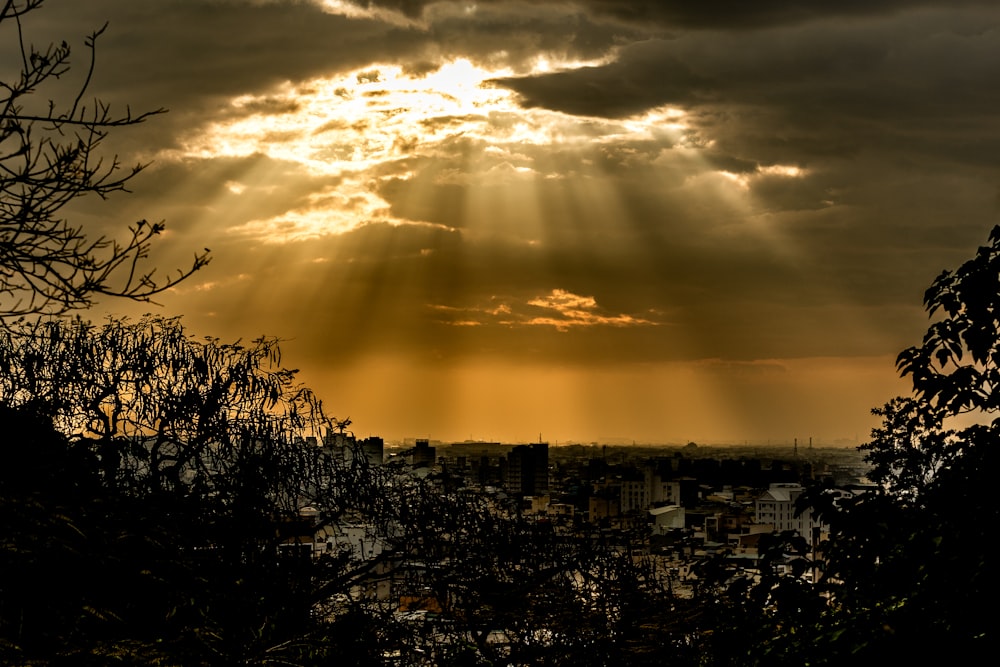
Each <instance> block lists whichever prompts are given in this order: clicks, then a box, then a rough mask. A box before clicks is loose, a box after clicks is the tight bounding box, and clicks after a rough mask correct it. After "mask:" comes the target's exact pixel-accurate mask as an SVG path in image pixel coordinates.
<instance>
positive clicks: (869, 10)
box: [353, 0, 990, 29]
mask: <svg viewBox="0 0 1000 667" xmlns="http://www.w3.org/2000/svg"><path fill="white" fill-rule="evenodd" d="M353 4H355V5H357V6H361V7H368V8H371V7H379V8H384V9H390V10H393V11H397V12H399V13H400V14H402V15H404V16H407V17H410V18H413V19H421V18H426V16H427V9H428V8H429V7H431V6H433V5H441V4H446V3H445V2H441V0H355V2H354V3H353ZM453 4H459V3H453ZM477 4H479V5H493V4H497V5H514V6H517V5H521V6H522V7H523V6H524V5H525V4H527V3H521V2H511V1H510V0H502V2H501V1H500V0H485V2H480V3H477ZM535 4H549V5H557V6H559V5H562V6H565V5H567V4H569V5H572V6H575V7H578V8H579V9H581V10H582V11H587V12H589V13H591V14H592V15H594V16H596V17H605V18H611V19H615V20H619V21H623V22H627V23H632V24H638V25H644V26H648V25H649V24H650V23H652V24H657V25H660V26H663V27H668V28H695V29H704V28H729V29H753V28H758V27H763V26H774V25H789V24H795V23H803V22H807V21H814V20H819V19H829V18H842V17H866V16H878V15H887V14H893V13H896V12H900V11H904V10H912V9H916V8H921V7H928V6H935V5H939V3H938V2H936V1H935V0H813V1H812V2H801V1H799V0H758V1H757V2H743V0H702V1H701V2H689V1H687V0H577V1H576V2H570V3H566V2H550V3H535ZM950 4H951V6H953V7H962V6H983V5H988V4H990V3H989V2H988V0H957V1H956V2H952V3H950Z"/></svg>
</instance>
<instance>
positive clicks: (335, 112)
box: [174, 57, 685, 243]
mask: <svg viewBox="0 0 1000 667" xmlns="http://www.w3.org/2000/svg"><path fill="white" fill-rule="evenodd" d="M595 62H597V61H595ZM594 64H595V63H594V62H580V61H559V60H557V59H556V58H554V57H544V58H541V57H540V58H538V59H537V61H536V62H534V63H533V65H532V67H533V68H534V69H533V70H532V72H533V73H539V74H540V73H544V72H553V71H560V70H567V69H576V68H580V67H588V66H593V65H594ZM536 70H537V71H536ZM514 74H515V72H514V71H513V70H511V69H510V68H498V67H488V66H485V65H482V64H477V63H474V62H472V61H471V60H469V59H465V58H457V59H452V60H448V61H445V62H442V63H441V64H440V65H439V66H437V67H436V68H434V69H433V70H430V71H427V72H422V73H415V72H412V71H408V70H406V69H405V68H403V67H402V66H400V65H397V64H388V63H372V64H370V65H368V66H366V67H364V68H360V69H357V70H353V71H349V72H345V73H342V74H339V75H334V76H327V77H318V78H315V79H312V80H309V81H304V82H298V83H292V82H286V83H284V84H282V85H280V86H278V87H276V88H274V89H272V90H269V91H267V92H265V93H262V94H255V95H242V96H239V97H236V98H233V99H232V100H231V101H230V103H229V108H228V111H227V113H226V116H225V118H223V119H221V120H216V121H214V122H212V123H210V124H208V125H207V126H205V127H203V128H200V129H199V130H198V131H197V132H194V133H192V134H190V135H188V136H187V137H186V138H185V139H184V140H183V144H182V146H183V147H182V149H181V151H179V153H178V154H175V155H174V157H180V158H183V159H213V158H220V157H227V158H245V157H249V156H263V157H266V158H267V159H269V160H272V161H276V162H281V163H287V164H294V165H298V167H299V168H301V169H302V170H303V171H304V173H306V174H310V175H313V176H316V177H328V178H329V179H330V180H331V182H332V181H336V184H335V186H332V187H331V188H329V189H327V190H325V191H323V192H321V193H316V194H314V195H313V196H312V197H311V198H310V199H309V201H308V202H307V203H306V205H305V206H300V207H299V208H298V209H296V210H290V211H287V212H286V213H284V214H282V215H281V216H278V217H272V218H267V219H256V220H251V221H248V222H247V223H245V224H243V225H242V226H240V228H239V229H237V230H236V231H239V232H241V233H245V234H249V235H252V236H256V237H258V238H262V239H264V240H266V241H268V242H274V243H287V242H295V241H302V240H307V239H309V238H315V237H317V236H323V235H328V234H340V233H344V232H347V231H350V230H352V229H355V228H357V227H358V226H360V225H363V224H369V223H372V222H386V223H389V224H412V223H414V222H417V223H419V221H412V220H401V219H397V218H394V217H393V215H392V214H391V212H390V207H389V206H388V204H387V203H386V202H385V201H384V200H383V199H381V198H380V197H379V195H378V194H377V192H378V189H379V188H378V186H379V183H380V182H383V181H384V180H385V179H389V178H393V179H402V180H405V179H408V178H410V177H412V176H413V173H414V172H413V169H414V168H419V167H415V165H419V163H421V162H427V161H429V160H436V161H445V162H448V161H450V162H452V163H453V164H455V165H456V168H457V167H458V166H460V167H461V169H460V170H459V171H460V172H461V173H457V172H456V173H455V174H454V175H453V176H450V177H452V178H461V179H463V180H464V181H465V182H466V183H469V182H475V181H477V180H482V181H494V182H495V181H496V180H497V179H503V178H521V179H524V178H541V179H544V178H554V177H558V174H557V172H559V171H561V167H562V165H550V166H549V167H548V168H545V169H543V168H542V167H541V166H540V165H539V162H538V160H537V159H536V158H534V157H531V156H530V155H529V153H539V152H540V151H539V149H540V148H541V149H545V148H546V147H552V148H558V149H559V150H561V151H564V152H565V153H566V154H567V155H572V156H574V159H576V158H579V159H581V160H586V158H585V155H584V154H586V153H589V152H593V151H596V150H599V147H600V146H601V145H602V144H613V143H615V142H622V141H639V140H644V139H648V138H650V137H652V136H653V135H654V134H657V133H658V134H660V135H662V134H663V133H671V134H674V135H676V136H677V137H680V136H681V135H682V134H683V133H684V131H685V124H684V112H683V111H681V110H680V109H676V108H668V107H664V108H662V109H654V110H652V111H649V112H646V113H643V114H641V115H638V116H636V117H633V118H626V119H621V120H618V119H602V118H589V117H580V116H574V115H571V114H566V113H562V112H558V111H553V110H548V109H543V108H526V107H524V106H522V105H521V103H520V100H519V99H518V97H517V95H516V94H515V93H514V92H513V91H512V90H510V89H509V88H505V87H503V86H500V85H498V84H497V83H496V81H497V80H499V79H502V78H504V77H510V76H513V75H514ZM542 152H543V151H542ZM441 177H442V178H448V177H449V176H447V174H444V173H442V176H441ZM248 185H252V184H247V183H239V182H235V181H233V182H230V183H229V184H227V187H228V189H229V191H231V192H232V191H241V192H242V191H245V190H246V187H247V186H248Z"/></svg>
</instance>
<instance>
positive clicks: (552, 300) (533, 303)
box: [431, 289, 659, 332]
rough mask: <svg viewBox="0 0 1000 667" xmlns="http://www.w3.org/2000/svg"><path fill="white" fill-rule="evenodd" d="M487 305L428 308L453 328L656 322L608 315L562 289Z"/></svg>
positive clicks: (567, 327) (588, 299) (586, 299)
mask: <svg viewBox="0 0 1000 667" xmlns="http://www.w3.org/2000/svg"><path fill="white" fill-rule="evenodd" d="M492 302H493V303H491V305H490V306H484V307H472V308H457V307H454V306H444V305H434V306H431V308H432V309H433V310H434V311H436V312H438V313H440V314H441V315H442V316H444V317H445V319H444V321H445V322H446V323H447V324H450V325H452V326H486V325H490V324H492V325H499V326H504V327H522V326H528V327H551V328H553V329H556V330H557V331H562V332H565V331H569V330H570V329H573V328H578V327H638V326H656V325H657V324H659V323H658V322H654V321H652V320H648V319H645V318H642V317H635V316H632V315H627V314H620V315H607V314H604V313H603V312H602V309H601V308H600V307H599V306H598V305H597V300H596V299H595V298H594V297H592V296H580V295H577V294H573V293H572V292H569V291H567V290H563V289H553V290H551V291H550V292H549V293H547V294H543V295H540V296H536V297H533V298H530V299H528V300H527V301H517V300H514V299H498V298H497V297H493V298H492Z"/></svg>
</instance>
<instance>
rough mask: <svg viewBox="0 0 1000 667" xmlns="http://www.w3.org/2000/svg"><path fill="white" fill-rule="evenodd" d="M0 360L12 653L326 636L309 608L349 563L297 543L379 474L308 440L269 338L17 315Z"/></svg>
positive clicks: (308, 400)
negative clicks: (237, 339)
mask: <svg viewBox="0 0 1000 667" xmlns="http://www.w3.org/2000/svg"><path fill="white" fill-rule="evenodd" d="M0 368H3V369H4V370H5V372H4V373H2V374H0V412H2V414H0V417H3V416H4V415H7V418H6V422H7V423H5V424H3V426H2V428H3V440H4V443H3V444H4V448H3V456H4V457H5V459H4V461H3V464H4V465H3V470H4V472H5V475H4V477H3V479H2V484H0V494H2V497H0V508H2V511H3V512H4V517H3V518H4V521H5V525H6V526H8V527H9V532H8V534H7V535H6V536H5V537H6V538H7V539H8V540H9V542H8V544H9V545H12V546H10V548H8V549H7V550H5V552H4V554H3V556H4V557H5V558H6V559H7V561H6V562H5V563H4V565H5V567H0V590H3V591H4V601H3V603H2V605H0V656H2V657H3V658H4V659H5V661H7V662H15V663H16V662H29V661H31V660H35V661H37V662H38V663H39V664H45V663H46V662H47V661H58V660H60V659H73V660H75V661H78V662H79V661H82V662H86V661H88V660H90V661H93V662H94V663H95V664H103V662H102V661H107V660H110V659H112V658H116V659H124V657H128V658H129V659H130V660H132V661H135V662H141V663H153V662H155V661H156V660H162V661H165V664H213V665H215V664H230V663H232V664H236V663H238V664H257V663H261V664H262V663H265V662H267V661H269V660H270V661H279V660H285V661H286V662H287V663H290V664H308V661H309V660H311V659H312V658H313V657H315V656H317V655H322V654H325V653H328V652H329V651H331V650H336V649H337V641H338V637H337V634H336V633H334V632H333V630H334V629H335V628H334V626H335V624H334V623H327V622H326V621H325V619H322V618H318V617H317V616H316V615H315V610H316V609H317V606H318V605H319V603H321V602H322V601H323V600H325V599H326V598H329V597H330V596H332V595H334V594H335V593H338V592H339V593H342V592H343V591H345V590H348V589H349V588H350V586H351V585H352V583H353V577H354V576H355V575H356V574H357V571H356V570H355V569H352V568H356V567H357V564H356V563H353V562H352V560H351V559H350V558H349V557H348V556H347V554H345V553H343V552H340V551H333V552H331V553H328V554H323V555H322V557H320V558H312V554H311V553H310V548H309V547H305V546H303V545H301V544H299V543H298V542H297V539H298V538H299V537H304V538H305V539H304V540H303V541H304V542H308V543H311V542H312V531H313V530H314V529H315V528H316V526H317V525H321V524H327V523H334V522H336V521H337V520H338V518H339V517H341V516H342V515H343V514H344V513H345V512H349V511H350V512H355V513H360V512H363V511H364V510H365V507H366V506H367V505H369V504H370V503H371V499H372V498H373V497H374V496H376V495H377V494H376V490H377V489H376V488H375V487H373V486H372V483H373V480H374V478H373V477H372V476H371V475H370V474H369V472H368V470H367V465H366V461H365V459H364V457H363V456H358V455H354V456H345V455H343V453H340V454H336V455H335V454H333V453H331V452H330V451H328V450H324V449H323V448H321V447H320V446H319V445H318V444H317V443H316V442H315V441H310V440H308V438H311V437H315V436H321V435H322V433H323V429H324V428H327V427H328V426H329V423H328V421H327V420H326V418H325V416H324V414H323V412H322V409H321V406H320V404H319V402H318V401H317V400H316V399H315V398H314V397H313V395H312V394H311V392H309V391H308V389H306V388H304V387H301V386H299V385H297V384H296V383H295V371H291V370H287V369H284V368H282V367H281V366H280V355H279V351H278V348H277V345H276V342H275V341H273V340H264V339H261V340H257V341H254V342H253V343H251V344H249V345H246V346H242V345H224V344H220V343H219V342H218V341H216V340H214V339H206V340H201V341H199V340H194V339H193V338H191V337H190V336H189V335H188V334H187V333H186V332H185V331H184V329H183V328H182V327H181V326H180V324H179V322H178V321H177V320H175V319H161V318H149V319H144V320H141V321H138V322H128V321H124V320H111V321H109V322H108V323H106V324H105V325H103V326H96V325H92V324H90V323H87V322H83V321H81V320H72V321H52V322H38V323H23V324H21V325H14V326H12V327H11V328H10V329H8V330H5V331H2V332H0ZM303 510H306V511H305V512H304V511H303ZM49 575H51V577H50V578H49V579H48V580H46V579H45V577H46V576H49ZM40 582H41V583H40ZM12 591H13V592H12ZM46 597H49V600H48V601H47V603H46V604H50V605H51V607H52V608H53V609H54V610H56V612H55V613H56V616H58V618H60V619H61V620H60V622H59V623H53V622H52V618H53V617H52V616H46V615H45V614H43V613H41V612H40V611H39V607H38V605H39V604H40V603H41V601H42V600H44V599H45V598H46ZM356 625H357V623H355V626H356ZM123 656H124V657H123Z"/></svg>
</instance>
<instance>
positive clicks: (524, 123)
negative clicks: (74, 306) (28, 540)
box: [0, 0, 1000, 445]
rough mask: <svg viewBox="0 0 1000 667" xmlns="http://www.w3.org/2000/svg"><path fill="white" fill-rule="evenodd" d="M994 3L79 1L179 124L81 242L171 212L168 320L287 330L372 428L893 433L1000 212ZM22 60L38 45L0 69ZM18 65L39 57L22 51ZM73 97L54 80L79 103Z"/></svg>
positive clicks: (120, 308)
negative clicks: (933, 287) (914, 359)
mask: <svg viewBox="0 0 1000 667" xmlns="http://www.w3.org/2000/svg"><path fill="white" fill-rule="evenodd" d="M998 20H1000V9H998V8H996V7H994V6H991V5H990V4H989V3H984V2H974V1H969V2H959V3H950V4H949V6H948V7H944V8H942V7H939V6H937V3H933V2H920V1H912V2H906V1H903V0H894V1H888V0H886V1H885V2H872V3H843V2H840V3H832V2H831V3H812V4H810V6H809V8H808V9H802V8H800V7H799V6H798V3H791V2H783V1H781V0H775V1H773V2H766V3H754V4H753V5H748V6H744V5H743V4H742V3H728V2H715V3H699V4H698V6H697V7H689V6H688V3H669V2H652V1H649V2H642V1H632V2H616V3H608V2H603V1H600V0H578V1H576V2H535V3H526V2H504V3H498V2H478V3H469V2H437V3H431V2H391V1H387V2H365V3H352V2H346V1H345V2H338V1H333V0H311V1H307V0H299V1H292V0H185V1H183V2H171V3H144V4H139V3H129V2H125V1H124V0H96V1H94V2H88V3H85V4H84V3H67V2H57V1H56V0H50V1H49V2H47V3H46V4H45V7H44V8H43V9H42V10H40V11H39V12H37V14H35V15H32V16H31V17H30V18H29V19H28V20H26V21H25V26H24V31H25V34H26V36H27V38H28V39H30V40H32V41H35V42H41V41H46V40H49V39H54V40H57V41H58V40H62V39H66V40H67V41H70V42H71V43H72V45H73V47H74V49H75V53H76V54H77V55H76V58H75V59H74V64H75V67H76V69H75V70H74V74H75V75H77V76H82V74H83V72H84V71H85V67H84V66H83V65H84V56H85V50H84V48H83V44H82V42H83V37H84V36H85V35H86V34H87V33H88V32H90V31H92V30H94V29H97V28H100V27H101V25H103V23H104V22H105V21H108V23H109V26H108V29H107V31H106V32H105V33H104V34H103V35H102V36H101V37H100V39H99V40H98V53H97V67H96V70H95V78H94V81H93V84H92V88H91V92H92V93H93V94H94V95H97V96H99V97H101V98H102V99H104V100H106V101H108V102H110V103H111V104H112V106H113V109H118V110H123V109H124V108H125V105H129V106H130V107H131V108H132V109H133V110H134V111H143V110H147V109H155V108H159V107H166V108H169V110H170V112H169V113H168V114H165V115H161V116H156V117H154V118H152V119H150V120H149V121H148V122H146V123H144V124H143V125H141V126H138V127H136V128H130V129H126V130H122V131H121V132H119V133H116V134H115V135H114V136H113V138H112V141H113V144H110V145H109V149H112V150H114V151H117V152H118V153H119V154H120V155H121V157H122V158H123V161H124V162H125V163H126V164H128V163H131V162H134V161H142V162H147V161H149V162H151V165H150V166H149V168H148V169H147V170H146V171H145V172H144V173H142V174H140V176H138V177H137V178H136V179H135V181H134V182H133V183H131V189H132V190H133V192H132V194H129V195H119V196H116V197H113V198H111V199H110V200H109V201H107V202H100V201H96V200H93V201H84V202H81V203H79V204H76V205H74V208H73V210H72V211H69V212H68V213H69V214H70V215H71V217H72V219H73V220H78V221H79V222H80V223H81V224H85V225H87V226H88V227H93V228H94V229H95V230H98V229H107V230H108V233H114V230H115V229H119V230H120V229H121V228H122V227H123V226H124V225H125V224H127V223H130V222H133V221H135V220H138V219H141V218H146V219H150V220H159V219H164V220H165V221H166V223H167V232H166V234H165V235H164V237H163V241H162V243H160V244H158V246H157V247H154V254H153V257H152V259H153V261H154V262H155V263H156V265H157V266H159V267H161V270H163V271H168V270H170V269H172V268H174V267H177V266H184V265H185V264H186V263H187V262H188V260H189V258H190V256H191V255H192V254H193V253H194V252H196V251H200V250H201V249H202V247H206V246H207V247H210V248H212V254H213V261H212V263H211V264H210V265H209V266H208V267H207V268H205V269H203V270H202V271H200V272H199V273H197V274H196V275H195V276H193V277H192V278H191V279H189V280H188V281H186V282H185V283H182V284H181V285H180V286H178V287H177V288H176V289H174V290H172V291H171V292H169V293H167V294H164V295H162V297H161V298H160V299H159V301H160V302H161V303H162V307H158V308H151V307H150V306H147V305H142V304H140V305H134V304H128V303H122V302H108V303H105V304H101V306H100V307H98V308H96V309H95V310H94V311H92V312H91V313H89V314H88V316H92V317H95V318H96V317H100V316H101V315H102V314H103V313H104V312H111V313H126V314H131V315H133V316H134V315H138V314H141V313H143V312H146V311H149V310H152V312H155V313H159V314H165V315H183V317H184V322H185V323H186V325H187V326H188V328H189V329H190V330H191V331H192V332H193V333H195V334H196V335H198V336H217V337H219V338H222V339H223V340H233V339H236V338H243V339H251V338H254V337H257V336H260V335H270V336H277V337H278V338H281V339H282V340H283V341H284V342H283V345H282V348H283V351H284V362H285V363H286V364H287V365H289V366H291V367H296V368H300V369H301V375H300V377H301V379H302V381H303V382H305V383H306V384H308V385H309V386H311V387H313V388H314V389H315V390H316V391H317V393H318V395H319V396H320V397H321V398H322V399H323V400H324V403H325V405H326V408H327V410H328V411H329V412H330V413H332V414H335V415H337V416H338V417H339V418H346V417H350V418H351V419H352V420H353V422H354V424H353V428H354V429H355V430H356V432H357V433H358V435H359V436H362V435H366V434H368V433H372V434H377V435H381V436H383V437H385V438H386V440H401V439H403V438H412V437H430V438H432V439H434V440H441V441H460V440H464V439H482V440H497V441H505V442H533V441H534V440H536V439H537V437H538V434H539V433H542V434H544V437H545V439H546V440H548V441H550V442H553V443H554V442H566V441H578V442H592V441H598V442H600V441H608V440H636V441H637V442H657V443H671V442H674V443H676V442H685V441H688V440H693V441H696V442H699V443H702V442H704V443H708V444H712V443H721V442H730V443H734V444H735V443H743V442H745V441H749V442H758V443H760V442H767V441H773V442H775V443H776V444H777V443H779V442H786V443H787V442H791V441H792V440H793V438H798V440H799V443H800V445H801V444H803V443H804V442H806V440H807V439H808V438H810V437H812V438H813V439H814V441H815V442H816V443H817V444H820V443H822V444H835V443H840V444H853V443H856V442H858V441H864V440H865V439H866V437H867V433H868V430H869V429H870V428H871V427H872V426H874V425H875V424H876V423H877V421H876V419H875V418H874V417H872V416H871V415H870V412H869V411H870V409H871V408H873V407H876V406H879V405H881V404H882V403H884V402H885V401H886V400H888V399H890V398H891V397H892V396H894V395H897V394H900V393H905V392H906V391H907V389H908V383H906V382H904V381H901V380H899V378H898V377H897V375H896V372H895V370H894V360H895V356H896V354H897V353H898V352H899V351H900V350H901V349H903V348H904V347H906V346H909V345H914V344H917V343H919V342H920V338H921V336H922V335H923V332H924V330H925V328H926V324H927V320H926V317H925V314H924V312H923V310H922V308H921V298H922V295H923V292H924V290H925V289H926V287H927V286H928V285H929V284H930V281H931V280H932V279H933V278H934V277H935V276H936V275H937V274H938V273H940V272H941V271H942V270H943V269H949V268H954V267H955V266H957V265H958V264H959V263H960V262H961V261H963V260H964V259H965V258H967V257H969V256H971V254H972V253H973V252H974V250H975V248H976V247H977V246H978V245H980V244H982V243H984V242H985V240H986V236H987V233H988V231H989V229H990V228H991V227H992V226H993V224H995V223H996V222H997V220H996V218H997V215H996V213H997V208H998V205H1000V173H998V170H997V167H996V164H995V160H994V158H993V156H994V155H995V154H996V151H995V148H996V144H997V142H998V137H1000V131H998V130H1000V127H998V123H997V121H996V120H995V108H996V104H995V102H996V100H995V98H996V96H997V93H996V92H995V86H994V85H993V82H995V81H996V77H997V74H998V72H997V71H996V70H997V69H998V68H1000V36H998V35H1000V33H998V30H997V28H998ZM0 48H4V49H9V48H10V46H9V45H8V46H7V47H0ZM3 62H11V61H10V59H9V58H6V57H5V58H4V59H3ZM57 94H58V91H55V90H53V91H48V90H42V91H40V95H42V96H46V97H47V96H49V95H53V96H54V95H57Z"/></svg>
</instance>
